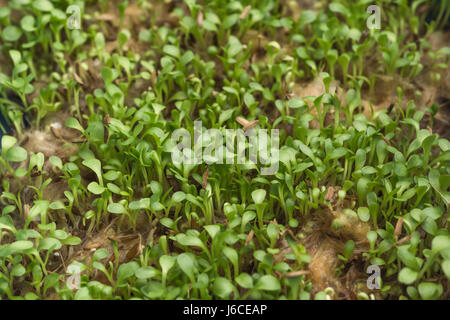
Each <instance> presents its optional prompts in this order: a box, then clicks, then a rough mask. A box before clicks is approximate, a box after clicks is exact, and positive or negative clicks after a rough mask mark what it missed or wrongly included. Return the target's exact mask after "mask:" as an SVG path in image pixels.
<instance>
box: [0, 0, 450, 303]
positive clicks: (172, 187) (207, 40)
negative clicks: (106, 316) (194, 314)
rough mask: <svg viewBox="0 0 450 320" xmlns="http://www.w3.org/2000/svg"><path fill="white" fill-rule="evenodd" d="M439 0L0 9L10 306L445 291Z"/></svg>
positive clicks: (448, 152) (447, 174) (4, 251)
mask: <svg viewBox="0 0 450 320" xmlns="http://www.w3.org/2000/svg"><path fill="white" fill-rule="evenodd" d="M435 2H436V1H432V0H427V1H423V0H419V1H406V0H399V1H396V2H395V3H391V2H388V1H375V3H376V4H377V5H378V6H379V7H380V8H381V9H382V10H381V29H379V30H377V29H371V30H369V29H367V26H366V20H367V19H368V17H369V14H368V13H367V11H366V9H367V6H368V5H370V4H371V3H369V2H368V1H364V0H357V1H350V0H333V1H316V2H315V5H314V7H301V6H302V4H301V3H300V2H298V1H279V0H263V1H255V0H243V1H230V0H211V1H201V0H184V1H181V0H167V1H162V0H161V1H144V0H135V1H133V0H128V1H120V0H118V1H104V0H100V1H79V0H53V1H50V0H10V1H7V2H0V3H1V5H2V6H1V7H0V114H1V115H2V118H0V119H2V121H0V133H1V134H2V135H1V145H0V146H1V151H0V180H1V185H0V299H169V300H170V299H293V300H297V299H300V300H304V299H414V300H419V299H425V300H428V299H449V298H450V287H449V284H448V280H449V279H450V234H449V229H448V223H449V220H450V216H449V206H450V142H449V140H448V139H447V138H445V137H444V136H442V135H441V134H439V132H444V133H445V130H450V123H446V124H445V126H444V127H443V128H444V129H442V127H439V126H438V124H439V123H440V124H442V121H440V122H439V121H437V119H438V118H439V117H440V116H441V109H442V108H444V107H445V106H443V107H441V106H440V105H439V103H438V102H436V103H435V100H434V99H431V98H430V96H431V97H433V98H434V97H436V96H437V95H439V92H438V91H437V89H436V88H438V87H440V86H444V87H445V85H446V84H445V81H446V79H447V78H448V76H447V73H448V65H449V61H450V59H449V58H450V48H449V47H447V46H445V44H442V43H439V42H438V44H436V41H435V38H434V36H435V35H436V34H438V33H439V32H443V31H442V28H443V21H444V22H445V21H446V20H445V17H447V18H448V16H449V13H450V8H449V7H448V5H447V6H445V5H444V4H445V3H447V2H446V1H441V3H442V5H441V6H440V7H438V8H437V9H436V6H434V7H433V5H434V4H435ZM299 3H300V5H299ZM74 6H75V7H77V8H79V11H77V10H75V11H73V8H74ZM69 7H72V10H70V12H67V11H66V10H67V8H69ZM427 10H428V11H427ZM73 12H75V13H77V14H78V13H79V14H80V18H81V21H80V22H81V23H80V25H79V28H74V27H73V26H72V27H71V26H70V25H69V24H68V21H69V20H70V19H71V14H73ZM424 12H425V13H427V14H428V13H430V14H435V15H436V16H437V17H438V18H436V19H435V20H429V19H428V18H427V14H424ZM72 19H73V17H72ZM72 22H73V21H72ZM77 26H78V25H77ZM447 85H448V84H447ZM433 90H434V91H433ZM13 97H15V99H14V98H13ZM436 101H437V100H436ZM447 108H448V106H447ZM27 119H29V122H28V120H27ZM197 123H201V128H197V125H196V124H197ZM199 129H200V130H201V131H206V130H210V129H214V130H216V131H215V132H218V133H222V136H223V137H226V134H225V133H226V130H227V129H231V130H235V131H236V130H240V131H242V132H245V131H247V130H252V129H256V130H266V132H271V131H272V130H277V133H279V136H278V140H277V142H278V143H279V144H278V147H279V148H278V149H277V155H278V159H277V160H278V161H277V164H278V166H277V170H276V171H275V172H271V173H270V174H265V173H264V172H262V169H263V166H261V165H260V162H259V163H258V162H254V163H240V162H239V161H230V162H225V161H223V162H211V161H193V162H189V163H187V162H183V161H181V162H176V161H173V158H172V153H173V152H174V151H175V150H176V148H177V141H174V139H172V137H173V133H174V132H176V131H177V130H184V132H187V133H189V136H190V137H194V136H197V135H196V133H198V131H199ZM201 139H202V141H201V144H202V145H203V146H204V147H206V148H208V147H211V146H213V145H214V144H215V142H216V141H215V140H214V137H213V136H211V135H207V136H202V137H201ZM243 146H244V148H245V151H246V152H247V154H249V152H250V153H251V144H250V143H249V142H248V141H244V144H243ZM269 155H270V153H269ZM234 156H235V157H236V158H238V156H239V155H238V154H237V152H236V150H235V151H234ZM203 160H205V159H203ZM206 160H208V159H206ZM234 160H236V159H234ZM369 266H377V267H379V268H380V270H381V276H380V278H379V280H378V281H379V284H380V288H379V289H371V288H369V287H368V286H367V285H366V284H367V279H368V277H369V276H370V274H368V273H367V272H366V270H367V269H368V267H369Z"/></svg>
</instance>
